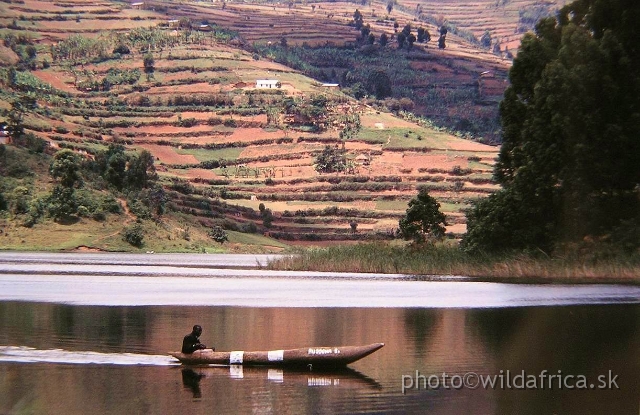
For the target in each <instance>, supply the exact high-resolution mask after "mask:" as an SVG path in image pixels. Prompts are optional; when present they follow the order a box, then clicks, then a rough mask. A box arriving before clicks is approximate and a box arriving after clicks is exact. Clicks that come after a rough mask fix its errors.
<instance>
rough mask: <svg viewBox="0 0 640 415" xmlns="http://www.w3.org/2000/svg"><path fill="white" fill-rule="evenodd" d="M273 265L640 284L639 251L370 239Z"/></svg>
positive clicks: (508, 279)
mask: <svg viewBox="0 0 640 415" xmlns="http://www.w3.org/2000/svg"><path fill="white" fill-rule="evenodd" d="M268 268H269V269H279V270H292V271H326V272H367V273H382V274H388V273H394V274H408V275H415V276H416V278H420V276H433V275H443V276H447V275H455V276H467V277H472V278H476V279H478V280H481V281H494V280H495V281H504V282H513V283H517V282H525V283H531V282H569V283H600V282H619V283H627V284H640V256H638V255H637V254H636V255H626V256H624V255H616V256H609V257H606V258H602V257H601V256H598V255H597V254H595V255H594V254H593V253H591V254H575V255H565V256H563V257H548V256H544V255H527V254H512V255H504V256H488V255H469V254H466V253H464V252H463V251H462V250H460V249H459V248H458V247H457V246H455V245H445V244H436V245H428V246H423V247H413V246H402V245H397V244H393V243H384V242H376V243H366V244H357V245H350V246H344V245H341V246H333V247H328V248H318V249H309V250H305V251H303V252H301V253H300V254H298V255H294V256H291V257H287V258H284V259H280V260H277V261H274V262H271V263H270V264H269V265H268Z"/></svg>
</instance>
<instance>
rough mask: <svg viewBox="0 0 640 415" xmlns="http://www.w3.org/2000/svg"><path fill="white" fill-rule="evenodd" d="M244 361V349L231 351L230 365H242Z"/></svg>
mask: <svg viewBox="0 0 640 415" xmlns="http://www.w3.org/2000/svg"><path fill="white" fill-rule="evenodd" d="M243 361H244V351H233V352H231V353H229V364H230V365H241V364H242V362H243Z"/></svg>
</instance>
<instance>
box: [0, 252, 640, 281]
mask: <svg viewBox="0 0 640 415" xmlns="http://www.w3.org/2000/svg"><path fill="white" fill-rule="evenodd" d="M305 255H307V254H306V253H303V254H294V255H277V254H272V255H271V254H203V253H134V252H117V253H114V252H103V251H101V252H93V251H73V252H68V251H1V250H0V274H22V275H26V274H33V273H38V274H41V275H69V276H79V275H87V276H101V275H109V276H119V275H121V276H125V275H137V276H146V277H149V278H153V277H163V276H171V277H174V276H176V277H177V276H185V277H196V278H216V277H220V276H224V274H225V273H226V272H225V271H228V272H230V271H239V272H243V273H244V274H245V275H244V276H245V277H264V278H296V276H297V275H298V273H305V274H307V276H309V277H311V278H316V279H332V278H349V279H378V280H385V279H389V280H406V281H416V282H418V281H425V282H485V283H501V284H515V285H575V286H584V285H626V286H640V267H636V268H627V271H631V270H637V271H638V273H634V274H633V275H627V276H602V275H594V271H593V269H591V270H588V269H585V268H582V269H579V268H577V267H576V268H575V269H573V270H572V271H574V272H577V271H582V272H584V274H583V275H580V274H577V273H576V274H573V275H557V274H560V273H562V272H564V273H565V274H566V272H567V270H566V269H564V268H561V269H556V270H555V272H557V274H556V275H552V274H551V273H552V272H553V271H554V270H549V269H547V272H548V274H547V275H542V276H541V275H522V274H521V275H516V274H514V275H505V274H508V273H509V272H510V268H512V267H514V268H519V272H521V273H522V272H523V268H522V266H520V264H518V263H511V264H510V266H509V267H502V269H499V270H496V273H495V274H494V275H491V274H490V273H488V272H487V267H490V266H491V264H487V263H485V264H471V265H469V264H465V263H463V262H459V263H451V262H449V263H448V264H446V268H447V269H448V272H429V273H412V272H404V271H402V270H401V269H398V272H389V271H388V270H380V269H368V270H363V269H362V267H361V265H356V264H355V262H353V258H351V260H352V262H351V263H350V264H345V263H343V262H341V261H339V259H336V258H334V260H333V261H332V263H331V266H330V267H329V268H331V269H327V267H326V265H327V264H326V263H324V262H322V261H314V260H311V261H309V260H308V258H305ZM309 262H316V263H315V264H312V265H311V266H308V267H305V268H301V264H302V265H303V264H305V263H306V264H309ZM527 263H528V265H529V266H531V265H537V267H538V268H540V269H543V268H544V266H545V265H546V266H547V267H548V266H549V263H548V260H539V261H534V262H533V263H532V262H531V260H530V259H527ZM52 264H53V265H56V266H58V267H63V268H61V269H53V268H51V267H50V266H51V265H52ZM25 265H26V267H25ZM313 265H315V266H313ZM350 265H351V266H350ZM502 265H505V264H502ZM96 266H98V268H96ZM100 266H112V267H120V268H122V267H124V268H123V269H121V270H117V269H116V270H113V271H111V272H108V273H105V272H104V271H101V270H100V268H99V267H100ZM396 266H397V267H398V268H401V267H400V266H398V265H397V264H396ZM436 266H437V265H436ZM436 266H433V264H432V267H431V270H433V268H435V267H436ZM440 266H444V264H440ZM493 266H494V267H495V266H496V264H493ZM145 267H147V268H148V270H145V269H144V268H145ZM462 267H465V269H466V271H467V272H466V273H463V272H455V269H456V268H462ZM216 270H217V271H218V272H216ZM528 271H532V269H529V270H528ZM587 271H588V272H591V274H590V275H587ZM483 272H484V273H483Z"/></svg>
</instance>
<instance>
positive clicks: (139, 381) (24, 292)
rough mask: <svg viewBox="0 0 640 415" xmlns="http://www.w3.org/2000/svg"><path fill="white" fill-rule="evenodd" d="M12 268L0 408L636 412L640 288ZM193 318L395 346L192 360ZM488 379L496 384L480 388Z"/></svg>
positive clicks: (3, 325) (265, 337)
mask: <svg viewBox="0 0 640 415" xmlns="http://www.w3.org/2000/svg"><path fill="white" fill-rule="evenodd" d="M151 265H153V264H151ZM156 265H158V264H156ZM10 268H11V269H10V271H8V270H6V269H5V270H4V271H3V269H2V267H1V266H0V271H1V272H4V273H3V274H2V275H0V414H32V413H33V414H80V413H82V414H87V413H88V414H174V413H175V414H178V413H195V414H211V413H229V414H236V413H239V414H249V413H250V414H272V413H273V414H300V413H314V414H333V413H385V414H386V413H432V414H466V413H473V414H552V413H556V414H634V415H637V414H639V413H640V354H639V353H638V352H639V351H640V304H638V303H639V302H640V296H639V295H638V291H637V288H634V287H622V286H602V287H577V288H571V287H564V286H561V287H535V286H532V287H529V286H520V287H519V286H511V285H503V284H497V285H487V284H485V283H482V284H478V285H473V284H474V283H461V282H452V283H444V282H438V283H434V282H416V281H406V280H403V279H400V280H397V281H396V280H393V279H391V280H389V279H385V280H376V279H375V277H371V278H366V279H361V280H354V279H353V278H345V279H341V278H325V279H321V280H319V281H317V280H315V279H313V283H314V284H319V285H306V284H307V283H308V282H309V281H308V279H291V278H289V279H278V278H272V279H269V278H267V279H262V280H259V279H255V278H254V277H252V276H245V277H240V278H231V277H230V276H229V275H227V276H226V277H208V278H194V277H189V278H179V277H154V278H148V277H137V278H133V277H124V276H113V275H112V274H113V273H112V272H105V273H107V274H109V275H110V276H108V277H104V276H95V275H92V276H81V275H79V274H78V275H75V274H74V275H65V276H60V275H53V276H52V275H31V274H28V273H26V272H25V273H24V274H23V275H20V274H11V273H10V272H15V271H16V269H15V268H12V267H10ZM78 272H81V271H78ZM231 274H233V272H231ZM190 278H193V279H190ZM194 280H195V281H197V282H199V284H200V285H199V286H198V288H197V289H194V288H193V285H194V284H195V283H194ZM176 281H188V282H189V284H188V285H189V286H190V288H188V289H187V288H186V287H185V288H184V290H182V291H181V290H180V289H179V285H176V284H175V282H176ZM260 281H262V284H265V285H259V283H260ZM85 284H88V285H85ZM352 284H355V286H352ZM414 284H422V285H414ZM183 285H184V283H183ZM269 285H271V286H272V287H276V288H277V291H278V293H277V294H276V293H274V292H271V293H269V292H265V290H266V291H268V289H267V288H266V287H268V286H269ZM320 286H324V289H320V288H319V287H320ZM91 287H93V288H91ZM282 287H288V289H287V290H285V291H284V292H282V290H283V289H284V288H282ZM358 287H360V288H358ZM358 289H360V292H361V295H358V291H357V290H358ZM309 290H311V291H312V292H309ZM146 291H152V292H153V293H154V295H151V296H145V295H143V294H144V293H145V292H146ZM171 291H173V296H169V295H168V294H167V293H168V292H171ZM261 291H262V296H261V295H259V293H260V292H261ZM315 291H317V294H314V292H315ZM125 292H126V293H128V294H127V295H124V294H123V293H125ZM385 292H386V294H387V297H388V298H387V299H385V296H384V293H385ZM474 292H476V293H477V295H476V296H475V297H474V294H473V293H474ZM65 293H66V294H65ZM83 293H84V296H83ZM112 296H118V297H120V296H122V297H123V298H124V299H123V300H122V301H114V299H113V298H112ZM367 296H372V297H371V298H372V300H371V302H370V303H369V304H370V305H371V306H364V305H363V304H367V303H366V301H363V298H365V299H366V298H367ZM136 297H139V298H140V301H139V304H141V305H133V304H136V303H137V302H136ZM154 297H155V298H156V300H155V301H152V298H154ZM423 297H427V298H426V299H425V298H423ZM431 297H433V298H431ZM190 298H194V299H195V300H197V301H195V302H196V303H199V304H201V305H198V306H186V305H184V304H187V303H188V300H189V299H190ZM301 298H302V299H304V301H301V300H300V299H301ZM567 298H569V299H570V300H569V301H568V302H567V301H565V300H566V299H567ZM225 299H227V300H226V301H225ZM247 299H248V300H247ZM287 299H288V300H289V302H288V303H287ZM401 299H405V301H406V302H407V303H409V304H410V306H399V305H398V304H399V301H400V300H401ZM443 299H448V300H450V303H449V306H442V305H440V306H439V305H438V304H442V301H443ZM305 301H308V302H309V303H310V304H312V305H313V307H305V305H304V302H305ZM451 304H453V306H451ZM531 304H536V305H535V306H531ZM507 305H510V306H507ZM196 323H197V324H201V325H202V326H203V327H204V333H203V335H202V341H203V342H204V343H206V344H208V345H212V346H215V347H216V348H217V349H218V350H272V349H282V348H285V349H286V348H297V347H306V346H334V345H360V344H368V343H375V342H384V343H385V344H386V345H385V347H384V348H382V349H381V350H379V351H377V352H376V353H374V354H372V355H370V356H368V357H366V358H364V359H363V360H361V361H358V362H356V363H353V364H352V365H350V366H349V369H348V370H343V371H332V372H317V371H291V370H278V369H266V368H265V369H263V368H240V367H198V368H193V369H186V368H184V367H182V366H180V365H178V364H176V363H175V362H174V360H173V359H172V358H170V357H168V356H167V352H169V351H172V350H177V349H179V347H180V343H181V339H182V337H183V336H184V335H185V334H187V333H188V332H189V331H190V328H191V326H192V325H193V324H196ZM416 371H417V372H416ZM443 373H444V376H443ZM487 376H494V377H492V378H487ZM552 376H553V377H552ZM480 378H482V379H483V380H484V381H486V380H487V379H489V380H493V381H494V382H495V383H494V386H493V387H490V386H479V387H477V388H473V386H475V384H476V383H475V380H479V379H480ZM465 382H467V383H465ZM416 385H417V386H416ZM591 385H593V388H591ZM583 387H584V388H585V389H582V388H583Z"/></svg>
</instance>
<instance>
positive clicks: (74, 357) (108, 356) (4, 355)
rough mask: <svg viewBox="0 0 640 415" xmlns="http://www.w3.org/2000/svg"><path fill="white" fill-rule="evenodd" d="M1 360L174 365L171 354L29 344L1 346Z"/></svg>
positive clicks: (16, 361) (175, 362)
mask: <svg viewBox="0 0 640 415" xmlns="http://www.w3.org/2000/svg"><path fill="white" fill-rule="evenodd" d="M0 362H14V363H64V364H77V365H87V364H92V365H125V366H134V365H138V366H173V365H177V364H179V363H178V362H177V361H176V360H175V359H174V358H173V357H171V356H163V355H146V354H138V353H100V352H89V351H78V352H76V351H70V350H62V349H46V350H42V349H35V348H32V347H27V346H0Z"/></svg>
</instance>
